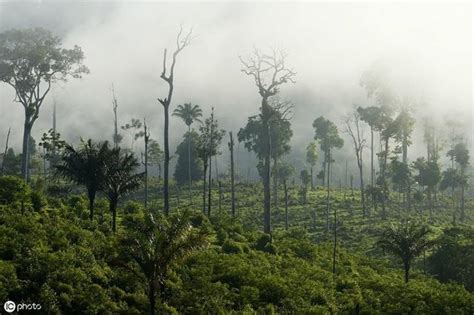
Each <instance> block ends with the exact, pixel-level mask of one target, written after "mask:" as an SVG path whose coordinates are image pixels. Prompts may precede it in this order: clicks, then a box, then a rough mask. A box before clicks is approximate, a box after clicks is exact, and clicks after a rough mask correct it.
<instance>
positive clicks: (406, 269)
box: [403, 261, 410, 283]
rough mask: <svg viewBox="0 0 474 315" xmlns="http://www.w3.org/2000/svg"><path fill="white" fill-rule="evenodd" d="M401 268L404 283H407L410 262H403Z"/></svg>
mask: <svg viewBox="0 0 474 315" xmlns="http://www.w3.org/2000/svg"><path fill="white" fill-rule="evenodd" d="M403 268H404V270H405V283H408V280H409V278H410V262H408V261H405V262H403Z"/></svg>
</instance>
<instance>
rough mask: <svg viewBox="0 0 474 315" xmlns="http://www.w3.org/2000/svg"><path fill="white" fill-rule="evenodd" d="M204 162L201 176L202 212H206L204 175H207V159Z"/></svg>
mask: <svg viewBox="0 0 474 315" xmlns="http://www.w3.org/2000/svg"><path fill="white" fill-rule="evenodd" d="M205 160H206V161H205V162H204V175H203V177H202V182H203V184H202V213H206V175H207V159H205Z"/></svg>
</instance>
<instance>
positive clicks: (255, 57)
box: [240, 49, 296, 233]
mask: <svg viewBox="0 0 474 315" xmlns="http://www.w3.org/2000/svg"><path fill="white" fill-rule="evenodd" d="M286 57H287V55H286V54H285V53H284V52H283V51H276V50H273V51H272V53H271V54H270V55H267V54H262V53H261V52H259V51H258V50H257V49H254V52H253V54H251V55H250V56H249V57H248V58H246V59H244V58H242V57H241V58H240V61H241V63H242V65H243V68H242V72H243V73H245V74H246V75H248V76H251V77H252V78H253V79H254V81H255V85H256V86H257V89H258V93H259V94H260V96H261V98H262V101H261V105H262V106H261V108H260V111H261V117H262V123H263V130H262V133H263V134H262V136H263V137H262V138H263V139H262V140H263V145H264V147H265V150H264V151H265V154H264V159H263V174H262V175H263V176H262V177H263V187H264V189H263V191H264V228H263V229H264V232H265V233H270V232H271V205H270V177H271V166H270V163H271V142H270V120H271V114H272V108H271V106H270V104H269V99H270V98H271V97H272V96H275V95H277V94H278V92H279V91H280V87H281V85H283V84H285V83H288V82H293V83H294V77H295V75H296V73H295V72H294V71H293V70H292V69H290V68H288V67H287V66H286V64H285V61H286Z"/></svg>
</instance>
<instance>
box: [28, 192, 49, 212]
mask: <svg viewBox="0 0 474 315" xmlns="http://www.w3.org/2000/svg"><path fill="white" fill-rule="evenodd" d="M30 199H31V206H32V207H33V210H34V211H36V212H39V211H41V209H43V207H44V205H45V203H46V202H45V199H44V196H43V195H42V194H41V193H39V192H37V191H32V192H31V193H30Z"/></svg>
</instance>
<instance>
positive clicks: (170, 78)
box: [158, 27, 192, 215]
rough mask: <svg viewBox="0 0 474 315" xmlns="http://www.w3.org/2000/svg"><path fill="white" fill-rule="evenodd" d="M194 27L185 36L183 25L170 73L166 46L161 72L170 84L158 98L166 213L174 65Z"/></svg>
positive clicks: (162, 76)
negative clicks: (161, 96)
mask: <svg viewBox="0 0 474 315" xmlns="http://www.w3.org/2000/svg"><path fill="white" fill-rule="evenodd" d="M191 35H192V29H191V30H190V31H189V32H188V33H187V34H186V35H184V37H183V28H182V27H181V28H180V30H179V32H178V36H176V49H175V51H174V52H173V57H172V60H171V66H170V69H169V73H168V71H167V69H166V62H167V60H166V55H167V49H166V48H165V50H164V54H163V71H162V72H161V76H160V77H161V79H163V80H164V81H165V82H166V83H167V84H168V95H167V96H166V97H165V98H158V101H159V102H160V104H161V105H163V110H164V116H165V126H164V147H165V161H164V174H163V175H164V182H163V203H164V204H163V208H164V213H165V215H169V212H170V207H169V163H170V149H169V136H168V132H169V107H170V104H171V99H172V97H173V90H174V67H175V66H176V59H177V57H178V54H179V53H180V52H181V51H182V50H183V49H184V48H185V47H187V46H189V44H190V43H191Z"/></svg>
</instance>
